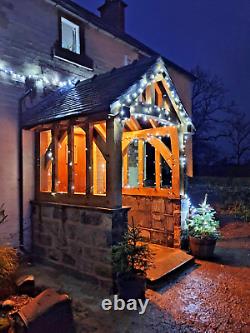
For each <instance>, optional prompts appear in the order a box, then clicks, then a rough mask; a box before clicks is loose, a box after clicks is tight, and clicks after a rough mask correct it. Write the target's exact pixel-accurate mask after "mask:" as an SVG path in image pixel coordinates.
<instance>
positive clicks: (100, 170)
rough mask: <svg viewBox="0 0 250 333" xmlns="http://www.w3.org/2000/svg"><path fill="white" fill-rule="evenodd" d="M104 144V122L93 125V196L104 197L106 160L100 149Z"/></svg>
mask: <svg viewBox="0 0 250 333" xmlns="http://www.w3.org/2000/svg"><path fill="white" fill-rule="evenodd" d="M105 143H106V122H105V121H102V122H99V123H96V124H94V140H93V194H94V195H106V159H105V157H104V154H103V151H102V147H103V145H104V144H105Z"/></svg>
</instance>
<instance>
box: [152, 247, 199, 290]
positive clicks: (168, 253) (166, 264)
mask: <svg viewBox="0 0 250 333" xmlns="http://www.w3.org/2000/svg"><path fill="white" fill-rule="evenodd" d="M149 248H150V250H151V251H152V253H154V256H153V266H152V267H151V268H150V269H149V270H148V272H147V280H148V282H149V284H152V283H155V282H157V281H159V280H160V279H162V278H164V277H167V276H168V275H169V274H171V273H174V272H175V271H177V270H181V269H182V268H184V267H185V266H187V265H189V264H192V263H194V257H193V256H191V255H189V254H187V253H186V252H184V251H182V250H180V249H173V248H170V247H165V246H162V245H156V244H152V243H150V244H149Z"/></svg>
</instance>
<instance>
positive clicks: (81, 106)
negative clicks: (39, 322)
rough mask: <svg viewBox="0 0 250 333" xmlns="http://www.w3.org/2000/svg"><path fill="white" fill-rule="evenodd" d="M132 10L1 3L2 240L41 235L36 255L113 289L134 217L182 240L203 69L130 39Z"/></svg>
mask: <svg viewBox="0 0 250 333" xmlns="http://www.w3.org/2000/svg"><path fill="white" fill-rule="evenodd" d="M125 9H126V4H125V3H124V2H123V1H120V0H112V1H111V0H106V1H105V3H104V5H103V6H101V7H100V8H99V10H100V17H99V16H96V15H94V14H92V13H90V12H89V11H87V10H86V9H84V8H82V7H80V6H78V5H76V4H75V3H73V2H72V1H69V0H23V1H15V0H2V1H1V5H0V54H1V58H0V86H1V89H0V122H1V131H0V154H1V157H2V159H1V164H0V184H1V193H0V203H1V202H3V203H4V204H5V208H6V212H7V214H8V216H9V217H8V219H9V222H8V224H6V225H4V226H2V229H1V235H0V238H1V242H10V243H12V244H14V245H18V244H19V245H21V246H22V247H28V246H29V245H30V238H32V242H31V243H32V244H31V245H32V246H33V251H34V253H35V254H36V255H37V256H38V257H40V258H46V260H47V261H49V262H53V263H54V264H57V265H59V266H62V265H63V266H64V267H66V268H68V269H69V270H71V271H74V272H75V273H78V274H80V275H81V277H82V276H84V277H85V278H86V279H87V278H89V279H91V280H93V279H94V280H96V281H98V282H100V283H101V284H103V285H104V284H108V283H109V281H110V276H111V266H110V245H111V244H112V243H114V242H115V241H116V240H117V239H118V238H119V237H120V234H121V232H122V231H123V230H124V228H125V227H126V224H127V218H128V219H129V220H131V219H132V217H134V220H135V223H136V224H137V225H138V226H139V227H140V228H141V230H142V232H143V235H144V237H145V239H147V240H148V241H151V242H155V243H159V244H162V245H164V246H171V247H173V246H177V247H179V246H180V232H181V214H182V211H183V210H182V201H183V200H184V199H185V178H186V176H192V146H191V134H192V122H191V119H190V117H191V93H192V80H193V77H192V75H190V74H189V73H188V72H187V71H185V70H184V69H182V68H181V67H179V66H178V65H176V64H174V63H172V62H171V61H169V60H167V59H165V58H163V57H162V58H161V57H159V55H158V54H157V53H156V52H155V51H153V50H151V49H150V48H148V47H147V46H145V45H144V44H142V43H141V42H139V41H137V40H136V39H134V38H133V37H132V36H130V35H128V34H127V33H126V32H125ZM135 61H137V62H135ZM114 68H117V69H116V70H114ZM102 73H105V74H102ZM31 201H32V210H31V209H30V207H31V206H30V202H31ZM130 208H131V209H130ZM30 217H31V218H30ZM31 220H32V223H31ZM30 230H32V233H31V234H32V237H30ZM79 259H80V260H79ZM93 260H94V262H95V265H93Z"/></svg>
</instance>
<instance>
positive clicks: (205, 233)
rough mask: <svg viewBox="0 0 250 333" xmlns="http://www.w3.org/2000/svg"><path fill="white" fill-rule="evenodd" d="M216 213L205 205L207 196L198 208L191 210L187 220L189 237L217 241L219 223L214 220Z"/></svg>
mask: <svg viewBox="0 0 250 333" xmlns="http://www.w3.org/2000/svg"><path fill="white" fill-rule="evenodd" d="M215 214H216V211H215V210H214V209H213V208H212V207H211V206H210V204H208V203H207V194H206V195H205V199H204V201H203V202H202V203H201V204H200V205H199V207H198V208H196V209H192V210H191V216H190V218H189V219H187V224H188V232H189V235H190V236H192V237H196V238H201V239H211V238H212V239H218V238H219V237H220V232H219V230H218V229H219V221H217V220H216V219H215Z"/></svg>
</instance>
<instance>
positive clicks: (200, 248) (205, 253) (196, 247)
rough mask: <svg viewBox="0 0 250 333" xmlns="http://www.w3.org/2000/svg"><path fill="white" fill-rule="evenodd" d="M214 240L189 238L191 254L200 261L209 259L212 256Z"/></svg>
mask: <svg viewBox="0 0 250 333" xmlns="http://www.w3.org/2000/svg"><path fill="white" fill-rule="evenodd" d="M215 244H216V240H215V239H200V238H195V237H191V236H190V237H189V246H190V249H191V252H192V254H193V255H194V256H195V257H197V258H201V259H206V258H210V257H212V256H213V254H214V248H215Z"/></svg>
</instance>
